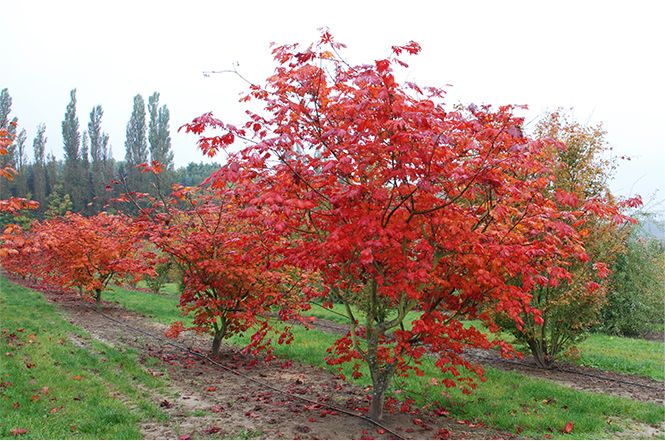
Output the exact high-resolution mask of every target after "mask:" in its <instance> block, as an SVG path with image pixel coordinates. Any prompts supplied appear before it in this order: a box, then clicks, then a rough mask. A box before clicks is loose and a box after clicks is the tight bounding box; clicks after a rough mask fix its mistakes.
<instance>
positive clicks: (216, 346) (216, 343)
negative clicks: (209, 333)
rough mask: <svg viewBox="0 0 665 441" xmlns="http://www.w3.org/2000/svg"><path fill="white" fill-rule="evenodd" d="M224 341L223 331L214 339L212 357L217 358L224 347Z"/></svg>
mask: <svg viewBox="0 0 665 441" xmlns="http://www.w3.org/2000/svg"><path fill="white" fill-rule="evenodd" d="M223 339H224V332H223V331H221V330H220V331H216V332H215V334H214V337H213V338H212V356H213V357H217V356H218V355H219V348H220V347H221V346H222V340H223Z"/></svg>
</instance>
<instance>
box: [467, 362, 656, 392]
mask: <svg viewBox="0 0 665 441" xmlns="http://www.w3.org/2000/svg"><path fill="white" fill-rule="evenodd" d="M472 357H474V358H480V359H484V360H488V361H494V362H499V363H507V364H515V365H518V366H524V367H528V368H531V369H535V370H541V371H551V370H555V371H560V372H567V373H569V374H577V375H584V376H586V377H591V378H597V379H599V380H605V381H610V382H613V383H623V384H629V385H631V386H638V387H643V388H645V389H653V390H659V391H665V387H658V386H652V385H650V384H644V383H638V382H635V381H629V380H620V379H618V378H610V377H605V376H603V375H597V374H592V373H590V372H580V371H576V370H573V369H566V368H564V367H559V366H555V367H554V368H553V369H547V368H543V367H540V366H534V365H530V364H527V363H523V362H521V361H517V360H508V359H497V358H495V357H488V356H485V355H478V354H474V355H472Z"/></svg>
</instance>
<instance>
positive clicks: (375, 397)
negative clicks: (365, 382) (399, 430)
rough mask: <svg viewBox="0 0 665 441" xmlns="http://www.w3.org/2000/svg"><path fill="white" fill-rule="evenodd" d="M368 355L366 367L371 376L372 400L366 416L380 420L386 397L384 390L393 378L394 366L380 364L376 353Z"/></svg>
mask: <svg viewBox="0 0 665 441" xmlns="http://www.w3.org/2000/svg"><path fill="white" fill-rule="evenodd" d="M370 357H371V361H370V362H369V363H368V367H369V372H370V375H371V377H372V400H371V402H370V405H369V414H368V415H367V416H368V417H370V418H371V419H373V420H374V421H381V419H382V418H383V404H384V402H385V398H386V390H387V389H388V385H389V384H390V381H391V380H392V378H393V372H394V366H393V365H384V366H381V365H380V364H379V363H378V360H377V358H376V354H370Z"/></svg>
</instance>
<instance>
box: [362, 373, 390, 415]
mask: <svg viewBox="0 0 665 441" xmlns="http://www.w3.org/2000/svg"><path fill="white" fill-rule="evenodd" d="M387 386H388V382H385V383H384V384H376V383H375V384H374V385H373V389H372V401H371V402H370V405H369V414H368V415H367V416H368V417H370V418H371V419H372V420H374V421H381V419H382V418H383V404H384V402H385V398H386V389H387Z"/></svg>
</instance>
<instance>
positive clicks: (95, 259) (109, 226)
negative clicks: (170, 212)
mask: <svg viewBox="0 0 665 441" xmlns="http://www.w3.org/2000/svg"><path fill="white" fill-rule="evenodd" d="M135 233H136V231H135V228H134V223H133V222H132V220H131V219H129V218H127V217H125V216H121V215H111V214H107V213H104V212H102V213H99V214H96V215H94V216H91V217H84V216H81V215H80V214H77V213H68V214H66V215H65V216H64V217H56V218H53V219H48V220H45V221H44V222H36V223H34V224H33V225H32V228H31V230H30V232H29V233H26V234H25V235H24V236H23V237H22V238H21V239H20V241H19V244H21V245H23V250H22V253H25V254H31V256H32V258H30V265H29V266H28V267H27V268H23V269H22V270H21V271H22V272H23V274H26V273H28V274H30V275H31V276H33V277H37V278H40V279H42V280H43V281H44V282H46V283H49V284H53V285H56V286H59V287H61V288H76V289H77V290H78V291H79V292H80V293H81V295H82V296H83V297H84V298H86V299H87V300H93V299H94V301H95V302H96V303H97V304H98V305H99V304H100V302H101V296H102V292H103V291H104V290H105V289H106V287H107V286H108V284H109V283H111V282H112V281H119V280H123V279H125V278H126V277H128V276H131V277H134V278H136V279H137V280H138V279H140V278H142V277H143V276H144V275H145V274H147V273H150V272H151V266H152V261H151V259H152V257H153V256H152V255H151V254H149V253H144V252H143V246H142V245H143V244H142V241H141V240H138V236H137V235H136V234H135Z"/></svg>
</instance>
